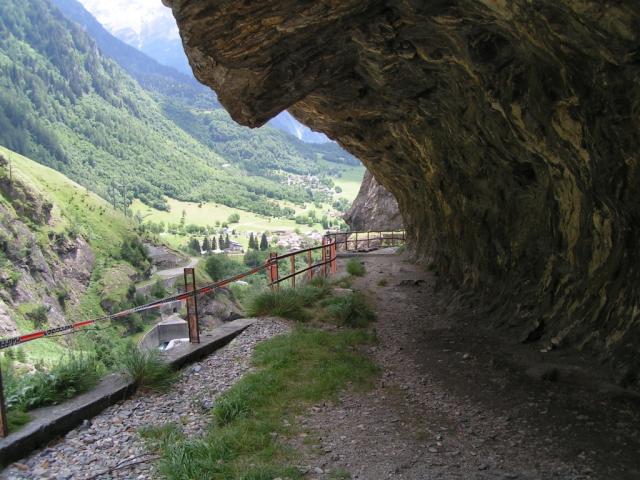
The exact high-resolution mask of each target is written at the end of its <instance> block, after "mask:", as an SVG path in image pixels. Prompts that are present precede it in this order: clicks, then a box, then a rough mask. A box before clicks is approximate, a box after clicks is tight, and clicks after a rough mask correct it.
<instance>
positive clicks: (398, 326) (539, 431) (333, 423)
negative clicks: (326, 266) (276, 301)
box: [293, 256, 640, 480]
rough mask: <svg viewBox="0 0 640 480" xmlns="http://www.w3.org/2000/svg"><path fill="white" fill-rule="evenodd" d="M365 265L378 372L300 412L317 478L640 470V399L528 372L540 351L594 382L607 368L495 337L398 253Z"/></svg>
mask: <svg viewBox="0 0 640 480" xmlns="http://www.w3.org/2000/svg"><path fill="white" fill-rule="evenodd" d="M365 265H366V268H367V274H366V275H365V277H363V278H362V279H358V280H357V281H356V282H355V283H354V288H356V289H361V290H363V291H364V292H366V293H367V295H368V296H369V297H370V298H371V299H372V301H373V302H374V303H375V305H376V309H377V314H378V320H377V322H376V323H375V325H374V326H375V329H376V332H377V335H378V338H379V339H380V343H379V344H378V345H376V346H373V347H370V348H369V349H368V350H367V352H366V353H367V354H368V355H370V356H371V357H373V358H374V359H375V360H376V362H377V363H378V364H379V365H380V367H381V369H382V371H381V375H380V378H379V380H378V382H377V384H376V385H375V387H374V388H373V390H371V391H368V392H364V393H358V392H348V393H343V394H342V395H341V396H340V398H339V400H338V401H337V402H335V403H331V402H327V403H324V404H319V405H316V406H315V407H313V408H312V409H311V411H310V412H309V414H308V415H307V416H306V418H305V419H304V420H303V421H302V422H303V425H304V427H305V428H304V431H303V433H302V434H301V435H300V436H299V437H297V438H296V439H294V440H293V444H295V445H296V446H298V447H299V448H302V449H305V446H306V451H307V454H306V455H305V457H304V458H303V459H302V460H301V462H302V464H303V465H304V466H305V469H306V471H307V472H308V473H307V477H308V478H309V479H325V478H354V479H363V480H364V479H367V480H370V479H384V478H398V479H411V480H418V479H420V480H422V479H443V480H454V479H455V480H463V479H464V480H468V479H478V480H489V479H491V480H494V479H496V480H497V479H500V480H506V479H521V480H534V479H535V480H539V479H545V480H546V479H562V480H578V479H580V480H588V479H589V480H595V479H598V480H609V479H614V478H615V479H620V480H633V479H637V478H640V457H638V455H637V452H638V451H640V414H639V411H638V405H639V404H638V403H637V401H634V400H631V399H628V398H627V399H622V398H619V397H616V396H615V395H614V396H612V395H610V394H609V393H608V392H606V391H598V390H595V389H593V388H590V386H588V385H576V384H575V383H573V382H564V381H562V380H561V378H558V379H557V381H552V380H549V379H543V378H536V379H532V378H531V377H530V376H529V375H528V374H527V369H528V368H530V366H531V365H532V364H533V365H536V364H540V363H539V362H540V358H544V359H546V361H548V362H551V363H562V364H563V365H564V368H565V369H569V368H573V369H578V368H581V369H582V370H584V371H588V372H589V373H590V378H591V383H594V384H595V383H597V382H596V379H597V377H598V375H600V374H604V373H603V372H600V371H599V368H598V367H597V366H596V365H594V364H593V362H591V363H589V362H588V361H587V360H585V359H583V358H581V357H575V356H574V355H573V354H572V353H571V351H570V350H566V349H564V350H561V351H553V352H547V353H542V352H540V351H538V350H535V349H533V348H531V347H530V345H514V344H512V343H510V342H509V341H507V339H506V338H499V337H497V336H496V335H495V334H494V332H492V331H490V330H487V329H486V328H482V327H481V326H480V325H478V323H477V322H476V317H475V313H474V310H473V308H472V307H471V308H469V307H461V305H460V302H459V301H457V299H456V298H455V297H454V296H452V295H450V292H449V291H445V290H444V289H442V290H440V291H437V290H436V289H435V285H436V277H435V275H433V274H432V273H427V274H425V273H424V272H422V271H421V270H419V269H417V268H416V267H415V266H414V265H411V264H408V263H403V262H401V261H399V260H398V258H397V257H395V258H394V257H393V256H391V257H389V258H385V257H375V258H373V257H371V258H368V259H365ZM383 278H384V279H386V280H387V281H388V282H387V285H388V286H384V287H380V286H379V285H378V282H379V280H380V279H383ZM536 362H537V363H536ZM316 468H317V469H319V470H320V471H322V472H323V473H322V474H320V473H318V472H316V471H315V470H314V469H316ZM338 474H342V475H343V477H340V476H338ZM332 475H333V476H332ZM348 475H351V477H349V476H348Z"/></svg>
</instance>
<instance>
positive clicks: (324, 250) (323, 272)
mask: <svg viewBox="0 0 640 480" xmlns="http://www.w3.org/2000/svg"><path fill="white" fill-rule="evenodd" d="M326 244H327V241H326V239H325V238H323V239H322V270H321V272H322V274H323V275H324V276H325V277H326V276H327V268H326V267H327V265H326V264H325V263H324V262H326V261H327V248H326V247H325V245H326Z"/></svg>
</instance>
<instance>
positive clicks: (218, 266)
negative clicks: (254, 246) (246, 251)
mask: <svg viewBox="0 0 640 480" xmlns="http://www.w3.org/2000/svg"><path fill="white" fill-rule="evenodd" d="M204 269H205V270H206V272H207V273H208V274H209V276H210V277H211V279H212V280H213V281H214V282H216V281H218V280H222V279H223V278H227V277H230V276H232V275H235V274H236V273H240V272H242V271H243V267H242V265H241V264H240V263H238V262H236V261H235V260H233V259H232V258H229V257H227V256H226V255H213V256H211V257H209V258H207V262H206V263H205V266H204Z"/></svg>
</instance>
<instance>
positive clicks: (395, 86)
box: [163, 0, 640, 376]
mask: <svg viewBox="0 0 640 480" xmlns="http://www.w3.org/2000/svg"><path fill="white" fill-rule="evenodd" d="M163 1H164V2H165V4H167V5H169V6H171V7H172V9H173V13H174V16H175V17H176V19H177V22H178V25H179V28H180V32H181V35H182V39H183V44H184V47H185V50H186V52H187V55H188V57H189V60H190V63H191V66H192V68H193V71H194V73H195V75H196V76H197V78H198V79H199V80H200V81H202V82H203V83H206V84H207V85H210V86H211V87H212V88H214V89H215V90H216V92H217V94H218V98H219V100H220V102H221V103H222V104H223V105H224V106H225V108H227V110H228V111H229V112H230V114H231V115H232V117H233V118H234V119H235V120H236V121H238V122H240V123H242V124H244V125H249V126H259V125H262V124H263V123H265V122H266V121H267V120H268V119H269V118H271V117H273V116H274V115H276V114H277V113H278V112H280V111H282V110H283V109H288V110H289V112H291V113H292V114H293V115H294V116H295V117H296V118H298V119H299V120H300V121H302V122H303V123H305V124H307V125H309V126H310V127H312V128H313V129H314V130H319V131H322V132H324V133H326V134H327V135H328V136H329V137H331V138H333V139H335V140H337V141H338V142H339V143H340V144H341V145H342V146H344V147H345V148H346V149H347V150H349V151H350V152H351V153H353V154H355V155H356V156H358V157H359V158H360V159H362V161H363V162H364V163H365V165H366V166H367V168H368V169H369V170H370V171H371V172H372V173H373V174H374V176H375V177H376V179H377V180H378V181H379V182H380V183H381V184H382V185H384V186H385V187H386V188H387V189H389V191H391V192H392V193H393V194H394V195H395V197H396V198H397V200H398V203H399V205H400V209H401V211H402V212H403V216H404V221H405V224H406V227H407V228H408V231H409V235H410V239H411V242H412V245H413V246H414V248H415V249H416V251H417V252H419V254H420V255H421V256H422V257H423V258H425V259H428V260H429V261H431V262H433V263H434V264H435V265H436V266H437V268H438V269H439V271H440V273H441V274H443V275H446V276H447V277H448V278H449V279H451V280H452V281H454V282H456V283H458V284H460V285H463V286H467V287H470V288H474V289H476V290H477V291H478V292H487V293H489V295H487V297H486V298H488V299H490V300H488V301H492V302H495V303H494V304H495V307H496V309H495V310H494V314H495V317H496V318H499V319H502V320H504V321H505V322H508V324H509V325H511V326H513V328H520V327H521V326H522V327H523V328H526V325H534V326H535V329H533V328H532V332H534V331H535V332H538V333H536V334H535V335H533V337H535V338H537V337H538V336H540V335H541V337H540V340H541V341H543V342H547V343H552V344H554V345H563V344H571V345H574V346H577V347H579V348H582V347H589V348H592V349H593V350H594V351H596V352H600V353H601V354H602V357H603V359H613V360H614V361H615V362H617V364H618V365H620V366H621V368H628V369H630V370H629V371H630V372H631V373H630V375H632V376H633V373H634V368H636V367H637V362H638V345H640V305H639V296H640V295H639V294H640V289H639V288H638V285H639V280H640V278H639V277H640V274H639V268H640V261H639V259H638V255H639V253H638V252H640V248H639V247H640V231H639V230H640V208H639V207H640V195H639V193H640V192H639V186H640V173H639V172H640V170H639V168H638V167H639V163H640V148H639V146H640V145H639V143H640V142H639V132H640V84H639V82H640V80H639V79H640V48H639V45H640V37H639V35H640V6H639V4H638V2H637V0H616V1H609V2H602V1H600V0H430V1H416V0H324V1H322V2H308V1H300V0H298V1H296V0H256V1H251V2H245V1H240V0H202V1H198V2H193V1H187V0H163ZM533 337H532V338H533Z"/></svg>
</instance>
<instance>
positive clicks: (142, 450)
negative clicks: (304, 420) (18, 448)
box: [0, 318, 289, 480]
mask: <svg viewBox="0 0 640 480" xmlns="http://www.w3.org/2000/svg"><path fill="white" fill-rule="evenodd" d="M288 330H289V326H288V325H287V324H286V323H285V322H283V321H282V320H278V319H266V318H265V319H260V321H258V322H256V323H255V324H253V325H251V326H250V327H248V328H247V329H246V330H245V331H244V332H243V333H242V334H240V335H239V336H238V337H236V338H235V339H234V340H233V341H232V342H231V343H229V344H228V345H227V346H225V347H223V348H222V349H220V350H218V351H216V352H215V353H213V354H212V355H210V356H209V357H207V358H205V359H203V360H202V361H201V362H199V363H195V364H192V365H190V366H188V367H185V368H184V369H183V370H182V371H181V373H180V376H179V380H178V381H177V383H176V385H175V386H174V387H172V388H171V390H170V391H168V392H166V393H162V394H161V393H153V392H138V393H137V394H136V395H135V396H133V397H132V398H130V399H128V400H124V401H122V402H119V403H118V404H116V405H113V406H111V407H109V408H107V409H105V410H104V411H103V412H102V413H100V414H99V415H98V416H96V417H94V418H92V419H89V420H86V421H85V423H84V424H83V425H82V426H80V427H78V428H76V429H75V430H72V431H70V432H69V433H68V434H67V435H66V436H65V437H64V438H61V439H58V440H56V441H53V442H51V443H50V444H49V445H48V446H47V447H46V448H42V449H40V450H37V451H35V452H34V453H32V454H31V455H29V456H28V457H27V458H25V459H23V460H21V461H19V462H16V463H13V464H11V465H9V466H8V467H7V468H6V469H5V470H4V471H3V472H2V473H0V479H3V480H27V479H28V480H35V479H55V480H75V479H86V478H91V477H93V476H95V475H97V474H100V473H101V472H105V471H108V470H109V469H111V468H113V467H115V466H117V465H119V464H122V463H124V462H135V461H136V460H143V459H144V458H145V456H146V455H149V452H148V451H147V449H146V447H145V444H144V441H143V440H142V439H141V438H140V436H139V435H138V433H137V432H138V430H139V429H141V428H142V427H151V426H161V425H164V424H167V423H174V424H177V425H179V426H181V428H182V431H183V432H184V434H185V435H187V436H197V435H200V434H202V433H203V432H204V431H205V430H206V428H207V426H208V424H209V422H210V415H209V412H210V410H211V408H212V407H213V405H214V402H215V399H216V397H217V396H218V395H220V394H221V393H222V392H224V391H225V390H227V389H228V388H229V387H231V386H232V385H233V384H234V383H235V382H236V381H238V380H239V379H240V378H241V377H242V376H243V375H244V374H245V373H247V372H248V371H249V370H251V368H252V367H251V362H250V360H251V354H252V352H253V349H254V347H255V346H256V344H257V343H258V342H261V341H263V340H267V339H269V338H271V337H274V336H276V335H280V334H283V333H286V332H287V331H288ZM99 478H100V479H101V480H107V479H121V478H126V479H139V480H145V479H155V478H158V477H157V475H155V474H154V472H153V466H152V462H148V463H141V464H137V465H135V466H132V467H131V468H125V469H121V470H117V471H113V472H110V473H107V474H104V475H100V477H99Z"/></svg>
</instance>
